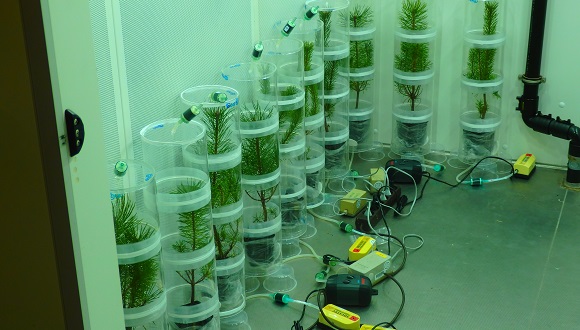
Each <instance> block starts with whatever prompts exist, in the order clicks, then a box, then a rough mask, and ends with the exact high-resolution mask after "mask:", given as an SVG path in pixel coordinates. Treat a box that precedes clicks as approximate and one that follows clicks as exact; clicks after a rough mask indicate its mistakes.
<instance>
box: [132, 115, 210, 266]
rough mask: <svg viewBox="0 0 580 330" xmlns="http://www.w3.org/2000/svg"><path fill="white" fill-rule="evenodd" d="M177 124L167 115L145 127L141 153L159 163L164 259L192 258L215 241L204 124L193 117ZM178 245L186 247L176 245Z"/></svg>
mask: <svg viewBox="0 0 580 330" xmlns="http://www.w3.org/2000/svg"><path fill="white" fill-rule="evenodd" d="M177 122H178V119H167V120H164V121H160V122H156V123H153V124H150V125H148V126H146V127H145V128H143V130H142V131H141V136H142V142H143V157H144V158H145V160H149V161H151V162H153V163H157V166H156V167H155V168H156V169H157V175H158V177H157V208H158V211H159V216H160V219H161V234H162V237H164V239H163V242H162V244H163V245H164V259H165V258H167V257H169V256H171V258H178V259H190V258H194V257H195V255H196V254H197V253H198V252H197V251H198V250H202V249H204V248H205V249H208V248H209V247H208V246H209V245H213V235H212V232H213V231H212V218H211V205H210V200H211V188H210V184H209V176H208V168H207V150H206V140H205V128H204V126H203V125H202V124H200V123H198V122H195V121H191V122H189V123H188V124H180V125H178V126H175V124H176V123H177ZM175 127H177V130H175V131H173V130H174V128H175ZM154 166H155V165H154ZM192 221H193V224H192ZM192 227H193V228H195V230H194V232H191V230H190V228H192ZM197 237H203V240H200V239H197ZM174 244H180V245H182V248H180V249H177V248H174V247H173V246H174ZM201 253H203V252H201Z"/></svg>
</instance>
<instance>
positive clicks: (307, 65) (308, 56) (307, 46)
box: [304, 41, 314, 71]
mask: <svg viewBox="0 0 580 330" xmlns="http://www.w3.org/2000/svg"><path fill="white" fill-rule="evenodd" d="M313 54H314V42H312V41H304V71H310V70H312V55H313Z"/></svg>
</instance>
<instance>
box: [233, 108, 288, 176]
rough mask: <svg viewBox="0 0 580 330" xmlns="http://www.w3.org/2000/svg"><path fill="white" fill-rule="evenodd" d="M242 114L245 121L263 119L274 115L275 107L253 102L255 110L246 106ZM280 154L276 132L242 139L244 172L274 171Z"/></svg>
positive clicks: (255, 173)
mask: <svg viewBox="0 0 580 330" xmlns="http://www.w3.org/2000/svg"><path fill="white" fill-rule="evenodd" d="M244 109H245V110H244V111H242V114H241V120H242V121H243V122H252V121H261V120H266V119H268V118H271V117H272V116H273V115H274V112H273V108H272V107H271V106H266V107H264V108H262V107H261V106H260V104H259V103H258V102H255V103H254V104H253V110H250V109H247V108H246V107H245V106H244ZM279 158H280V154H279V148H278V138H277V136H276V134H270V135H266V136H261V137H255V138H247V139H244V140H243V141H242V162H243V165H242V174H244V175H264V174H268V173H272V172H274V171H275V170H276V169H277V168H278V166H279V164H280V161H279Z"/></svg>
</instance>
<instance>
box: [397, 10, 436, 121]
mask: <svg viewBox="0 0 580 330" xmlns="http://www.w3.org/2000/svg"><path fill="white" fill-rule="evenodd" d="M399 24H400V25H401V28H402V29H403V30H410V31H421V30H425V29H427V27H428V22H427V4H426V3H425V2H424V1H422V0H403V7H402V10H401V13H399ZM431 67H432V62H431V61H430V60H429V44H428V43H410V42H401V50H400V52H399V53H398V54H396V55H395V69H397V70H400V71H402V72H422V71H426V70H429V69H431ZM395 89H396V90H397V92H398V93H399V94H401V95H403V96H404V97H405V102H407V103H409V104H410V106H411V111H414V110H415V106H416V104H417V103H418V101H419V100H420V96H421V94H422V92H423V88H422V86H421V85H407V84H403V83H400V82H396V81H395Z"/></svg>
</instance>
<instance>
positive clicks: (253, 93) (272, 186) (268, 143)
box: [222, 61, 281, 276]
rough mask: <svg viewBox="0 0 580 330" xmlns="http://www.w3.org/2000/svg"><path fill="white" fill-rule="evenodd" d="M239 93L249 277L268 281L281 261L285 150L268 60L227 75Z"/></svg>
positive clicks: (230, 70) (273, 69)
mask: <svg viewBox="0 0 580 330" xmlns="http://www.w3.org/2000/svg"><path fill="white" fill-rule="evenodd" d="M222 76H223V77H224V79H226V80H227V83H228V84H229V85H230V86H231V87H232V88H234V89H236V90H237V91H238V92H239V106H240V113H241V114H240V134H241V139H242V191H243V193H242V194H243V200H244V211H243V222H244V248H245V252H246V268H245V271H246V276H264V275H267V274H269V273H272V272H273V271H275V269H276V268H277V266H278V265H279V263H280V261H281V248H280V242H279V240H280V229H281V214H280V189H279V185H280V150H279V143H278V131H279V121H278V108H277V106H278V104H277V96H278V84H277V75H276V66H275V65H274V64H273V63H270V62H265V61H256V62H252V63H242V64H235V65H231V66H228V67H227V68H225V69H223V70H222Z"/></svg>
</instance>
